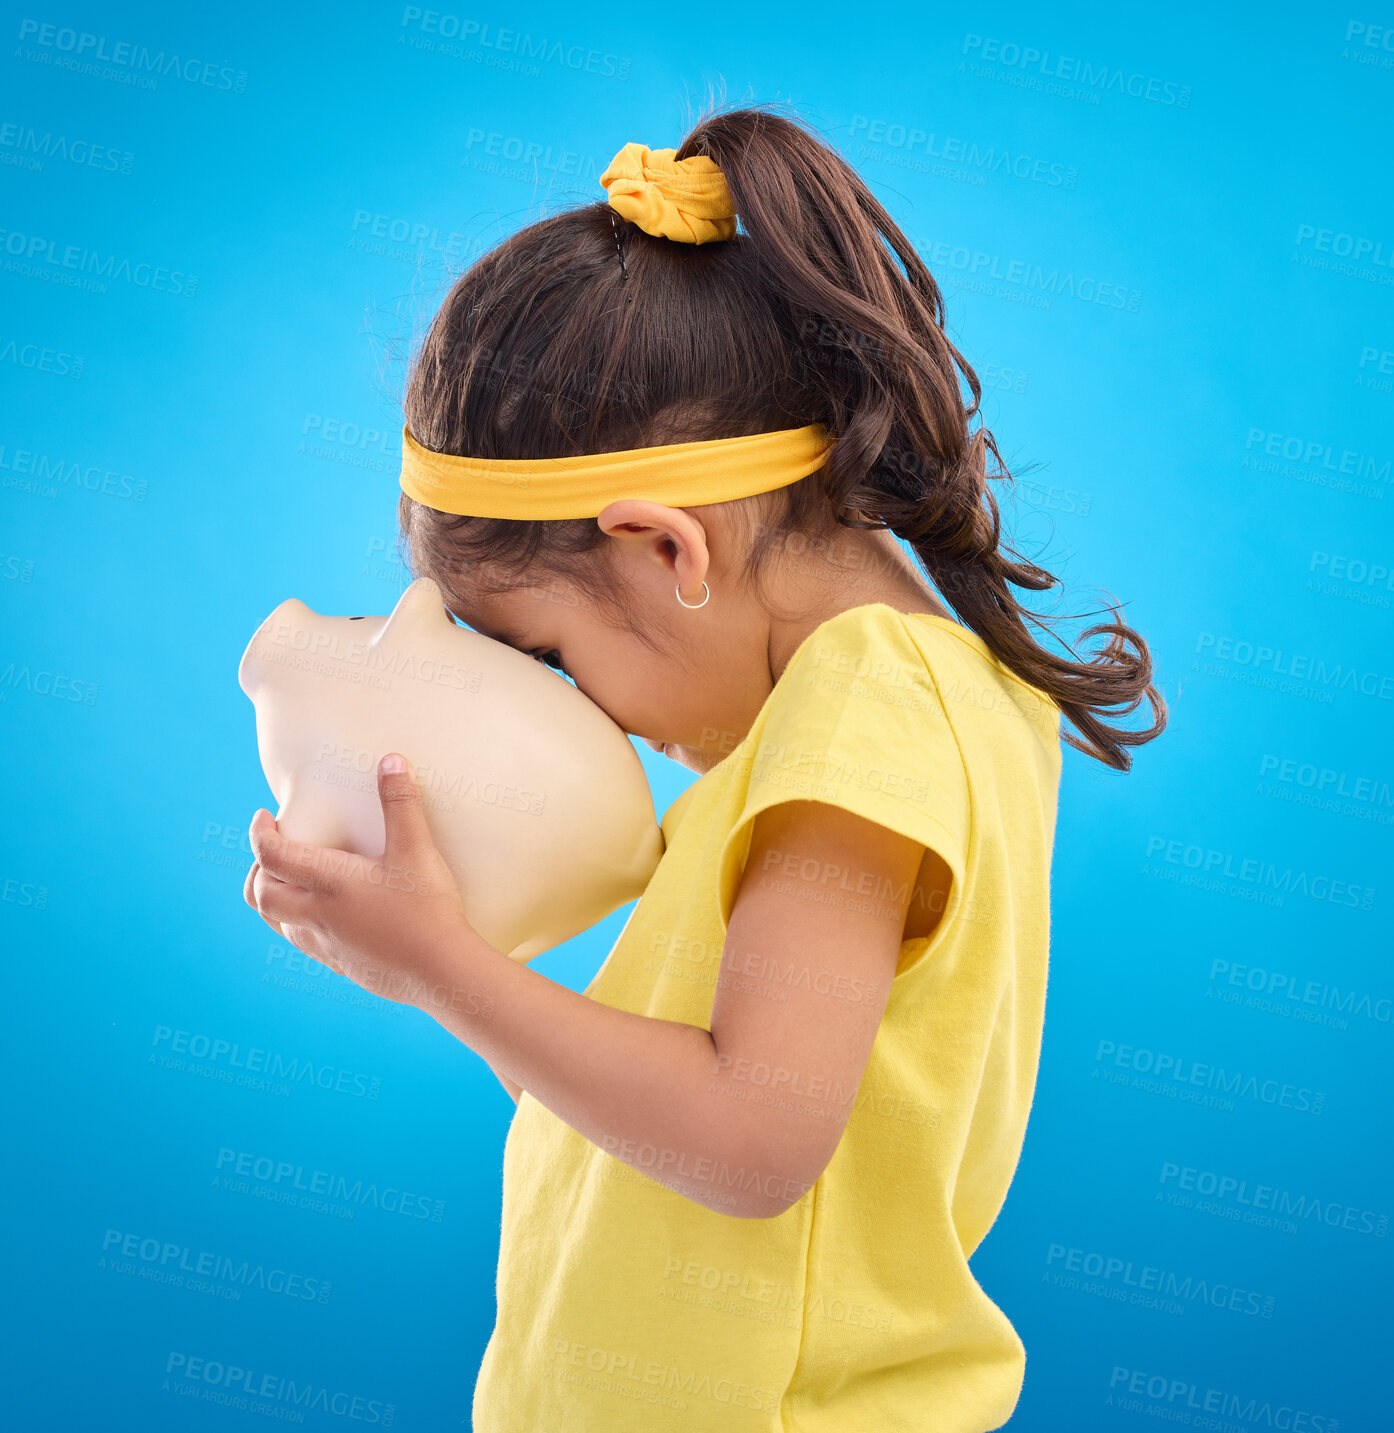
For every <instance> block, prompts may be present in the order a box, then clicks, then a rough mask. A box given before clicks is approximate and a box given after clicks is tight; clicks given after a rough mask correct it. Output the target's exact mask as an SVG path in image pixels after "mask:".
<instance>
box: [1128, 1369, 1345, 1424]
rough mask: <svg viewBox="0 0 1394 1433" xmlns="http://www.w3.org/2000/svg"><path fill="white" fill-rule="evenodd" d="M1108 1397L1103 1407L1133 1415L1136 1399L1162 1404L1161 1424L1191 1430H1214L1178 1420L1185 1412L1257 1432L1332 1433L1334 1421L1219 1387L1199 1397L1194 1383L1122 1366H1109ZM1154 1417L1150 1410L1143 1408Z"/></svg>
mask: <svg viewBox="0 0 1394 1433" xmlns="http://www.w3.org/2000/svg"><path fill="white" fill-rule="evenodd" d="M1108 1387H1109V1396H1108V1399H1107V1400H1106V1405H1105V1406H1107V1407H1114V1406H1117V1407H1120V1408H1128V1409H1131V1410H1132V1411H1139V1410H1140V1405H1138V1408H1133V1407H1132V1405H1133V1404H1134V1403H1135V1402H1136V1400H1138V1399H1142V1398H1146V1399H1148V1400H1149V1402H1151V1403H1153V1404H1165V1405H1166V1407H1165V1412H1164V1415H1162V1416H1163V1419H1164V1421H1167V1422H1173V1423H1189V1424H1191V1425H1192V1426H1193V1427H1196V1428H1219V1427H1220V1426H1221V1425H1220V1424H1218V1423H1215V1422H1213V1421H1203V1420H1202V1419H1200V1418H1191V1417H1189V1416H1183V1412H1182V1410H1186V1411H1187V1413H1203V1414H1209V1415H1210V1417H1211V1419H1212V1420H1213V1419H1214V1418H1225V1419H1228V1420H1229V1422H1230V1424H1231V1425H1232V1424H1236V1423H1238V1424H1244V1423H1248V1424H1254V1425H1256V1426H1258V1427H1261V1428H1278V1429H1282V1430H1283V1433H1336V1430H1337V1428H1339V1427H1340V1423H1339V1420H1337V1419H1335V1418H1332V1417H1330V1416H1328V1415H1327V1414H1324V1413H1309V1412H1307V1410H1306V1409H1304V1408H1294V1407H1293V1406H1292V1404H1290V1403H1274V1402H1273V1400H1272V1399H1269V1398H1256V1397H1253V1396H1250V1397H1248V1398H1241V1397H1240V1396H1239V1394H1237V1393H1227V1392H1226V1391H1225V1390H1224V1389H1222V1388H1207V1389H1206V1390H1205V1391H1204V1392H1203V1393H1202V1392H1201V1389H1200V1385H1199V1384H1196V1383H1192V1382H1191V1381H1190V1380H1189V1379H1185V1378H1166V1377H1164V1376H1163V1375H1161V1374H1159V1373H1147V1372H1145V1371H1143V1370H1142V1369H1137V1368H1123V1367H1121V1366H1119V1365H1117V1364H1115V1365H1114V1368H1113V1372H1112V1373H1111V1374H1109V1379H1108ZM1147 1411H1148V1412H1149V1413H1155V1411H1156V1410H1155V1409H1148V1410H1147Z"/></svg>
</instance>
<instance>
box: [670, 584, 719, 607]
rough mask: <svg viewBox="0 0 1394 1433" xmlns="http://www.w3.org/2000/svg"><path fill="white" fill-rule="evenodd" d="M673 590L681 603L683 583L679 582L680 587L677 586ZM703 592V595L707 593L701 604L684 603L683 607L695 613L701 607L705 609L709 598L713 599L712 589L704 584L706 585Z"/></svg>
mask: <svg viewBox="0 0 1394 1433" xmlns="http://www.w3.org/2000/svg"><path fill="white" fill-rule="evenodd" d="M673 590H674V592H676V593H677V596H678V601H679V602H682V583H681V582H679V583H678V585H677V586H676V587H675V588H674V589H673ZM702 591H703V593H705V594H706V595H705V596H704V597H703V598H702V600H701V601H700V602H682V605H683V606H684V607H687V608H689V609H690V610H692V611H694V612H695V611H696V610H697V608H699V607H705V606H706V605H707V601H708V599H709V598H710V597H711V595H712V590H711V588H710V587H708V586H707V584H706V583H705V582H704V583H703V584H702Z"/></svg>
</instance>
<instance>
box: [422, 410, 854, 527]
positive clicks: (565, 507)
mask: <svg viewBox="0 0 1394 1433" xmlns="http://www.w3.org/2000/svg"><path fill="white" fill-rule="evenodd" d="M832 445H833V439H832V437H831V436H830V435H829V433H828V431H827V429H826V428H824V427H823V425H822V424H821V423H809V424H808V425H807V426H806V427H803V428H785V429H782V430H780V431H779V432H776V433H753V434H751V435H750V436H749V437H745V438H710V439H707V440H706V441H704V442H699V443H669V444H666V445H665V446H662V447H656V448H626V449H623V450H622V451H620V452H615V453H585V454H581V455H580V456H578V457H571V458H522V459H513V458H459V457H455V456H454V455H453V454H450V453H434V452H432V451H431V450H430V449H429V448H423V447H422V446H421V445H420V444H419V443H418V442H417V441H416V440H415V439H414V438H413V437H412V436H411V434H410V433H409V432H407V430H406V429H405V428H403V429H402V479H401V481H402V491H403V492H404V493H406V494H407V496H408V497H411V498H415V499H416V501H417V502H419V503H425V505H426V506H427V507H430V508H435V509H436V510H437V511H438V512H448V513H456V514H458V515H460V516H469V517H511V518H532V519H538V518H542V519H548V518H564V517H597V516H599V514H600V513H601V512H602V511H603V510H604V509H605V508H606V507H607V506H608V505H609V504H610V503H612V502H614V501H615V500H616V499H617V498H647V499H648V500H650V501H651V502H657V503H663V504H665V505H666V506H668V507H675V508H678V507H694V506H697V505H699V504H702V503H724V502H730V501H731V500H732V499H733V498H745V497H750V496H752V495H753V494H755V493H768V492H772V491H773V490H774V489H775V488H784V487H788V486H789V484H790V483H796V482H798V480H799V479H800V478H806V477H807V476H808V475H809V474H810V473H815V472H817V471H818V469H819V468H821V467H822V466H823V461H824V459H825V458H826V457H827V455H828V452H829V450H830V449H831V448H832Z"/></svg>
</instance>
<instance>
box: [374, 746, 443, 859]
mask: <svg viewBox="0 0 1394 1433" xmlns="http://www.w3.org/2000/svg"><path fill="white" fill-rule="evenodd" d="M378 797H379V799H380V800H381V801H382V815H383V820H384V822H385V823H386V827H387V849H386V851H385V852H384V855H385V856H386V857H387V859H388V860H391V861H400V860H402V859H403V858H404V857H407V856H409V855H411V854H412V852H414V851H418V850H420V849H422V847H423V846H429V845H430V844H431V831H430V828H429V827H428V826H427V825H426V807H425V804H424V803H423V802H422V800H421V788H420V787H419V786H417V784H416V778H415V776H414V774H413V772H412V769H411V766H410V765H409V763H408V762H407V759H406V757H404V756H402V755H401V754H400V753H399V752H395V751H390V752H388V753H387V755H386V756H384V757H383V759H382V760H381V761H380V762H378Z"/></svg>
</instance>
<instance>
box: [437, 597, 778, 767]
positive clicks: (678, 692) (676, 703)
mask: <svg viewBox="0 0 1394 1433" xmlns="http://www.w3.org/2000/svg"><path fill="white" fill-rule="evenodd" d="M638 575H639V578H640V582H639V586H640V588H641V590H640V591H638V592H634V593H632V594H631V600H632V601H633V602H634V605H635V608H636V610H637V612H638V616H637V617H636V620H637V621H648V622H649V623H650V626H649V628H648V629H647V630H649V632H650V634H651V636H652V637H653V638H654V640H655V642H656V643H657V644H658V646H659V648H660V651H659V652H655V651H653V650H651V649H650V648H649V647H647V646H645V645H644V644H643V643H642V642H640V641H639V639H638V638H637V637H635V636H633V635H632V634H631V633H629V632H627V631H623V630H618V629H616V628H615V627H614V626H613V625H612V622H613V620H614V619H610V620H608V621H607V620H606V616H605V615H604V614H602V612H601V611H600V610H599V609H598V608H596V607H594V606H593V605H592V604H589V603H587V601H586V599H585V597H584V595H583V594H581V593H580V592H578V591H577V590H575V589H574V588H573V587H572V586H570V585H569V584H566V583H563V582H561V581H559V580H558V581H554V582H552V583H549V584H547V585H544V586H530V587H521V586H517V587H513V588H512V589H510V590H509V591H506V592H501V593H491V594H483V595H479V596H476V597H474V598H472V599H471V600H469V601H468V602H467V603H466V602H465V601H464V598H463V595H462V596H461V600H460V602H458V603H457V604H456V605H454V606H453V607H452V609H451V610H452V611H453V612H454V614H455V615H456V617H458V618H459V619H460V620H461V621H463V622H466V623H467V624H468V625H469V626H471V627H473V628H474V629H475V630H476V631H478V632H482V633H483V634H484V635H485V636H486V637H493V638H495V639H496V640H498V641H501V642H506V643H507V644H508V645H509V646H510V647H515V648H517V649H518V650H519V651H521V652H526V653H528V654H529V655H534V656H539V657H541V656H544V655H545V656H546V658H547V659H548V661H549V664H550V665H553V666H556V665H558V664H560V667H561V669H562V670H563V671H564V672H565V673H566V675H567V676H569V677H570V678H571V679H572V681H574V682H575V684H576V686H577V688H578V689H579V690H580V691H582V692H584V693H585V695H586V696H588V697H589V698H590V699H591V700H592V701H593V702H595V703H596V705H597V706H599V707H600V708H601V709H602V710H604V711H605V712H606V713H607V714H608V715H609V716H610V718H611V719H612V720H613V721H614V722H615V723H616V724H617V725H618V726H620V727H621V728H622V729H623V730H624V731H626V732H628V733H630V734H631V735H634V736H638V737H642V738H643V739H644V740H645V741H647V742H648V744H649V745H650V746H652V747H653V748H654V750H656V751H657V750H663V751H664V754H665V755H667V756H670V757H672V758H673V760H675V761H678V762H680V763H681V764H682V765H684V766H687V767H689V768H691V769H692V770H693V771H698V772H701V771H705V770H707V769H708V768H709V767H711V766H714V765H715V764H716V763H717V762H718V761H720V760H721V759H722V757H724V756H726V755H728V754H729V753H730V752H731V751H732V750H734V748H735V746H736V744H737V742H739V741H740V739H741V738H742V737H743V736H744V735H745V733H746V732H747V731H749V729H750V726H751V723H752V722H753V721H754V719H755V716H756V715H757V714H758V712H759V710H760V706H761V703H762V702H763V701H764V699H765V697H766V696H768V694H769V689H770V682H769V680H768V664H767V661H766V641H765V639H764V638H763V637H761V636H759V633H758V629H757V628H755V627H754V626H753V625H752V627H751V630H750V631H749V632H748V633H747V634H746V635H745V636H742V631H741V627H742V624H741V623H740V622H739V621H738V620H737V614H736V613H734V612H732V611H731V610H730V607H731V605H732V604H731V603H730V601H729V600H728V601H727V602H725V603H723V604H722V605H721V606H720V607H718V606H717V600H716V598H715V597H713V598H712V599H711V600H710V601H709V602H708V603H707V605H706V606H705V607H702V608H698V609H695V610H694V609H684V608H682V607H680V606H679V605H678V601H677V597H676V594H675V593H674V591H673V587H672V584H671V582H669V581H668V579H667V578H666V577H662V578H656V579H655V580H654V581H653V582H652V583H649V582H648V579H647V574H645V573H641V574H638ZM713 585H715V584H713ZM650 587H651V590H647V589H649V588H650ZM701 590H702V589H701V587H700V586H698V588H697V592H698V593H699V594H700V592H701ZM665 597H666V605H667V606H670V607H671V608H672V613H671V615H668V616H665V615H664V599H665ZM687 600H688V601H689V602H690V601H692V600H693V594H691V593H689V594H687ZM713 608H716V614H715V615H714V614H713V612H712V609H713ZM645 614H647V615H645Z"/></svg>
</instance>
